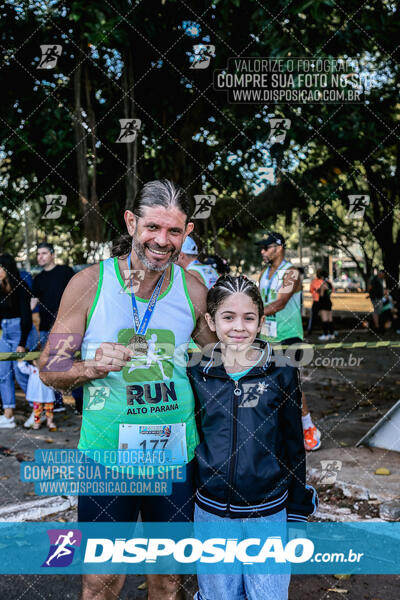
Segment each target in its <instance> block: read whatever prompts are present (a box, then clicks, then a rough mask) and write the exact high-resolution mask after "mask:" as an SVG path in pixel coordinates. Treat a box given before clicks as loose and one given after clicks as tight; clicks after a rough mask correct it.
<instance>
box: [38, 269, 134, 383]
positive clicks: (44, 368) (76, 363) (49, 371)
mask: <svg viewBox="0 0 400 600" xmlns="http://www.w3.org/2000/svg"><path fill="white" fill-rule="evenodd" d="M98 279H99V265H93V267H89V268H87V269H85V270H83V271H81V272H79V273H77V274H76V275H74V277H73V278H72V279H71V281H70V282H69V284H68V285H67V287H66V288H65V291H64V294H63V296H62V298H61V303H60V307H59V310H58V314H57V319H56V322H55V323H54V325H53V328H52V330H51V332H50V335H49V339H48V340H47V343H46V346H45V348H44V350H43V352H42V354H41V356H40V361H39V369H40V379H41V380H42V381H43V383H44V384H46V385H49V386H52V387H55V388H58V389H65V390H70V389H72V388H74V387H77V386H79V385H81V384H82V383H86V382H87V381H91V380H92V379H102V378H104V377H106V376H107V375H108V373H109V372H110V371H120V370H121V369H122V368H123V367H124V366H125V365H126V363H127V361H128V359H129V357H130V355H131V351H130V350H128V349H127V348H126V347H125V346H123V345H122V344H114V343H106V342H104V343H102V344H101V345H100V347H99V348H97V350H96V356H95V359H94V360H91V361H82V360H74V358H73V357H74V354H75V352H76V351H78V350H80V348H81V344H82V339H83V336H84V333H85V329H86V319H87V315H88V312H89V310H90V307H91V306H92V303H93V300H94V297H95V295H96V290H97V285H98ZM106 326H107V324H106V323H105V327H106ZM64 340H65V341H66V343H65V344H64V343H63V341H64ZM66 356H67V358H66ZM69 360H70V361H71V362H70V366H69V365H68V363H69ZM60 364H62V365H66V364H67V365H68V366H69V368H68V366H67V368H66V369H65V370H59V369H60V366H59V365H60Z"/></svg>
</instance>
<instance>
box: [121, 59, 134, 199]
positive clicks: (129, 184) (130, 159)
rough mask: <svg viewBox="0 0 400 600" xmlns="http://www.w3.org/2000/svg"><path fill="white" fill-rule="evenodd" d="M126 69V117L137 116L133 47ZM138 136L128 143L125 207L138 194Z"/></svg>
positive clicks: (124, 73) (125, 65) (123, 80)
mask: <svg viewBox="0 0 400 600" xmlns="http://www.w3.org/2000/svg"><path fill="white" fill-rule="evenodd" d="M124 63H125V64H124V71H123V77H122V82H123V88H124V92H125V96H124V117H125V119H134V118H135V97H134V90H133V86H134V74H133V57H132V51H131V48H128V50H127V51H126V53H125V60H124ZM137 140H138V138H137V136H136V138H135V140H134V141H133V142H131V143H130V144H125V145H126V176H125V189H126V200H125V208H126V209H129V210H133V206H134V202H135V196H136V194H137V188H138V184H137V166H136V162H137V143H138V141H137Z"/></svg>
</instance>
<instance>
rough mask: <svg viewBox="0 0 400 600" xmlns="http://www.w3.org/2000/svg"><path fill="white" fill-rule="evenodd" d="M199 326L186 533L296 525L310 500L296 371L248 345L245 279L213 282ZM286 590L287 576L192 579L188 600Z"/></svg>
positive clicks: (251, 332) (263, 347)
mask: <svg viewBox="0 0 400 600" xmlns="http://www.w3.org/2000/svg"><path fill="white" fill-rule="evenodd" d="M205 318H206V320H207V323H208V326H209V328H210V329H211V330H212V331H215V332H216V334H217V337H218V339H219V342H218V343H217V344H216V345H215V346H214V348H213V350H212V353H211V356H209V355H208V356H206V355H205V356H203V359H202V361H201V363H199V364H196V365H195V366H192V367H190V368H189V377H190V379H191V383H192V387H193V391H194V394H195V399H196V404H197V411H198V414H199V417H200V422H201V426H200V431H199V433H200V439H201V442H200V444H199V445H198V446H197V448H196V461H197V465H196V468H197V473H196V475H197V482H196V483H197V491H196V497H195V501H196V504H195V514H194V521H195V527H196V523H209V522H210V523H212V522H215V523H221V524H222V522H223V521H227V520H230V519H236V520H237V522H238V525H240V524H241V523H240V522H242V523H243V522H246V521H251V522H252V523H257V526H258V525H259V527H260V531H264V532H265V531H269V530H271V527H274V525H273V524H274V523H275V524H276V523H278V524H279V523H281V524H282V527H284V524H285V523H286V521H297V522H300V523H304V522H306V521H307V516H308V515H310V514H312V513H313V512H314V511H315V509H316V506H317V496H316V492H315V490H314V489H313V488H311V487H310V486H307V485H306V483H305V476H306V469H305V450H304V442H303V427H302V422H301V387H300V379H299V376H298V370H297V369H296V368H294V367H291V366H277V365H275V364H274V361H273V360H271V348H270V346H269V344H268V343H266V342H264V341H262V340H260V339H256V336H257V334H258V333H259V331H260V329H261V325H262V323H263V319H264V305H263V302H262V299H261V295H260V292H259V290H258V288H257V286H256V285H255V284H254V283H253V282H252V281H250V280H249V279H247V278H246V277H243V276H240V277H231V276H224V277H220V278H219V279H218V281H217V282H216V283H215V285H214V287H212V288H211V289H210V290H209V291H208V295H207V313H206V315H205ZM211 527H212V524H211ZM268 528H269V529H268ZM199 570H200V569H199ZM289 581H290V575H289V574H288V573H282V574H281V573H279V574H267V573H262V574H251V575H249V574H247V573H246V571H245V570H243V572H242V573H240V574H234V575H233V574H218V575H209V574H205V573H201V572H198V583H199V592H198V594H197V595H196V596H195V598H196V599H197V600H205V599H206V600H242V599H243V598H247V599H248V600H261V599H264V598H265V600H267V599H268V600H287V598H288V587H289Z"/></svg>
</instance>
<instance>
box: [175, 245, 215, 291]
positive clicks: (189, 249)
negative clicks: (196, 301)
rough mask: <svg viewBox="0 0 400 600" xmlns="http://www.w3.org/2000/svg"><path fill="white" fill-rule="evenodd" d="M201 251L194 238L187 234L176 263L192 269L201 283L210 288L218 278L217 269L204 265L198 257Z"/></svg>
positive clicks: (191, 271) (188, 269)
mask: <svg viewBox="0 0 400 600" xmlns="http://www.w3.org/2000/svg"><path fill="white" fill-rule="evenodd" d="M198 255H199V251H198V248H197V244H196V242H195V241H194V239H193V238H191V237H190V236H187V238H186V239H185V241H184V242H183V245H182V249H181V253H180V255H179V258H178V260H177V261H176V264H177V265H179V266H180V267H182V269H185V271H190V273H191V274H192V275H194V276H195V277H196V278H197V279H198V280H199V281H201V283H203V284H204V285H205V286H206V287H207V288H208V289H210V288H211V287H212V286H213V285H214V283H215V282H216V281H217V279H218V273H217V271H216V270H215V269H214V268H213V267H212V266H211V265H204V264H203V263H201V262H200V261H199V259H198V258H197V257H198Z"/></svg>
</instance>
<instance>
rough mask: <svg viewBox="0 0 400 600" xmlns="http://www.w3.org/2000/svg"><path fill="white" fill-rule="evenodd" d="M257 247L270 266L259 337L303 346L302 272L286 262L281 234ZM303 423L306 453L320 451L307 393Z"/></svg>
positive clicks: (264, 275) (263, 285) (263, 283)
mask: <svg viewBox="0 0 400 600" xmlns="http://www.w3.org/2000/svg"><path fill="white" fill-rule="evenodd" d="M256 244H257V245H258V246H259V247H260V251H261V257H262V259H263V261H264V262H265V263H267V267H266V268H265V269H264V270H263V271H262V272H261V274H260V277H259V280H258V281H259V287H260V292H261V296H262V299H263V301H264V304H265V307H264V315H265V323H264V326H263V329H262V330H261V335H260V337H261V338H264V339H265V340H267V341H268V342H270V343H276V344H281V345H285V346H286V345H287V346H290V345H291V344H301V343H302V341H303V323H302V319H301V280H300V274H299V271H298V270H297V269H296V268H295V267H294V266H293V265H292V264H291V263H290V262H289V261H287V260H285V258H284V256H285V240H284V238H283V236H282V235H281V234H280V233H275V232H270V233H269V234H268V236H267V237H266V238H264V239H262V240H259V241H258V242H256ZM296 354H298V352H296ZM296 360H298V358H296ZM302 422H303V431H304V447H305V449H306V450H307V451H314V450H318V449H319V448H320V447H321V433H320V431H319V430H318V429H317V427H315V425H314V423H313V422H312V419H311V414H310V411H309V410H308V406H307V401H306V397H305V395H304V392H302Z"/></svg>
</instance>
